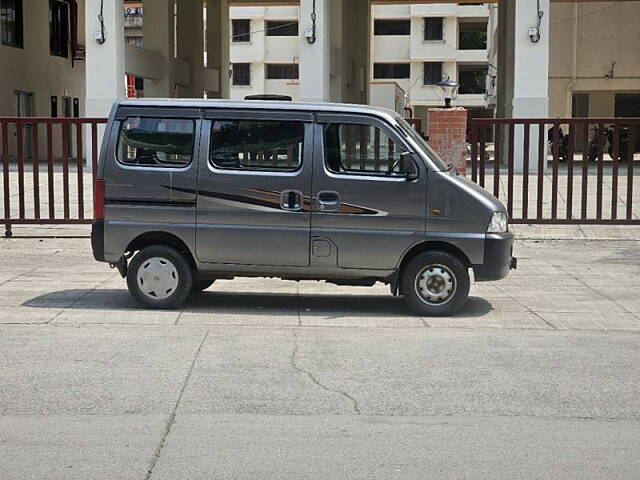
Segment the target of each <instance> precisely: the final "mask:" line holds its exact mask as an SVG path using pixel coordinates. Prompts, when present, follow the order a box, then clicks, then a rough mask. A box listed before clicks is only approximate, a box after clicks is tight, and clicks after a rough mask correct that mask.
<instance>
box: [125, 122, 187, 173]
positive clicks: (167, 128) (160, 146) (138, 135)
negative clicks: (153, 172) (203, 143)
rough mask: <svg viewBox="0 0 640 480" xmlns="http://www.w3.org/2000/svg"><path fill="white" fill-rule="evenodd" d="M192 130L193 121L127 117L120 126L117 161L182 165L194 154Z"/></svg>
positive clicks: (147, 165) (143, 164) (144, 164)
mask: <svg viewBox="0 0 640 480" xmlns="http://www.w3.org/2000/svg"><path fill="white" fill-rule="evenodd" d="M194 131H195V122H194V121H193V120H187V119H183V118H150V117H127V119H126V120H124V121H123V122H122V125H121V127H120V135H119V138H118V149H117V156H118V160H119V161H120V162H121V163H124V164H125V165H141V166H145V167H184V166H185V165H189V164H190V163H191V158H192V157H193V138H194Z"/></svg>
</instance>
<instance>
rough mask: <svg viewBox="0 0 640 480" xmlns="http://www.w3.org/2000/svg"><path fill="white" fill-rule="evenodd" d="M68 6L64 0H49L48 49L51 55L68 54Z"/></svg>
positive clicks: (65, 55)
mask: <svg viewBox="0 0 640 480" xmlns="http://www.w3.org/2000/svg"><path fill="white" fill-rule="evenodd" d="M68 44H69V8H68V6H67V3H66V2H61V1H59V0H49V49H50V51H51V55H56V56H58V57H65V58H66V57H67V56H68V55H69V45H68Z"/></svg>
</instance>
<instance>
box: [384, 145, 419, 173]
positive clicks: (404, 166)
mask: <svg viewBox="0 0 640 480" xmlns="http://www.w3.org/2000/svg"><path fill="white" fill-rule="evenodd" d="M389 173H390V174H392V175H398V176H402V177H405V178H406V179H407V180H413V179H414V178H417V177H418V167H417V165H416V161H415V155H414V153H413V152H409V151H406V152H402V153H401V154H400V156H399V158H398V159H397V160H396V161H395V162H394V163H393V165H392V166H391V168H390V169H389Z"/></svg>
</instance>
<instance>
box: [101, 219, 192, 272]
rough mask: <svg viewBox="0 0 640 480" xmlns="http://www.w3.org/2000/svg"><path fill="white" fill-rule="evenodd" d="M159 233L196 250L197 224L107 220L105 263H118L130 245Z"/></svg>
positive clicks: (105, 227) (105, 223) (105, 229)
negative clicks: (169, 235)
mask: <svg viewBox="0 0 640 480" xmlns="http://www.w3.org/2000/svg"><path fill="white" fill-rule="evenodd" d="M152 232H158V233H168V234H171V235H174V236H176V237H177V238H179V239H180V240H182V242H183V243H184V244H185V245H186V246H187V248H189V250H190V251H192V252H193V251H194V249H195V224H194V223H184V224H181V223H175V222H171V223H168V222H166V221H165V222H136V221H126V220H106V221H105V222H104V249H105V251H104V261H105V262H109V263H116V262H117V261H118V260H120V259H121V258H122V255H123V254H124V253H125V252H126V251H127V250H128V247H129V245H130V244H131V242H133V241H134V240H135V239H136V238H138V237H139V236H141V235H144V234H148V233H152Z"/></svg>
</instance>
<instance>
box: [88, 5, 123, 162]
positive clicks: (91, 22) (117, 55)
mask: <svg viewBox="0 0 640 480" xmlns="http://www.w3.org/2000/svg"><path fill="white" fill-rule="evenodd" d="M99 14H100V3H99V2H86V4H85V38H86V62H85V115H86V116H87V117H107V116H108V115H109V112H110V111H111V107H112V106H113V103H114V102H116V101H118V100H120V99H122V98H124V96H125V93H126V89H125V76H124V61H125V60H124V14H123V5H122V0H113V1H111V2H104V9H103V12H102V15H103V23H102V24H101V23H100V21H99V20H98V15H99ZM96 37H97V39H96ZM98 40H99V41H100V43H99V42H98ZM103 135H104V126H103V125H100V126H99V127H98V148H99V145H100V143H101V142H102V136H103ZM84 139H85V142H84V147H85V148H84V154H85V158H88V159H89V158H91V155H92V152H93V151H92V145H91V131H90V129H88V128H87V129H85V132H84ZM87 168H88V169H89V170H91V162H90V161H88V162H87Z"/></svg>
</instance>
